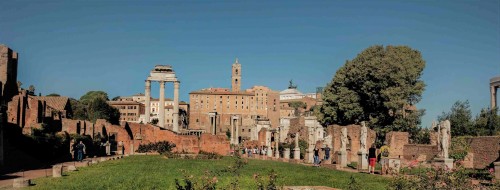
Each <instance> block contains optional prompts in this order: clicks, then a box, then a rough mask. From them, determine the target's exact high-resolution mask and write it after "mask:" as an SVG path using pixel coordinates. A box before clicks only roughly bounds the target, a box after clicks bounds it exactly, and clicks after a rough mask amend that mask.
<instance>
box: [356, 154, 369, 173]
mask: <svg viewBox="0 0 500 190" xmlns="http://www.w3.org/2000/svg"><path fill="white" fill-rule="evenodd" d="M358 170H368V155H367V154H366V152H358Z"/></svg>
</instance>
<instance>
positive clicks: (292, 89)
mask: <svg viewBox="0 0 500 190" xmlns="http://www.w3.org/2000/svg"><path fill="white" fill-rule="evenodd" d="M280 94H302V92H300V91H298V90H297V89H295V88H289V89H286V90H283V91H281V92H280Z"/></svg>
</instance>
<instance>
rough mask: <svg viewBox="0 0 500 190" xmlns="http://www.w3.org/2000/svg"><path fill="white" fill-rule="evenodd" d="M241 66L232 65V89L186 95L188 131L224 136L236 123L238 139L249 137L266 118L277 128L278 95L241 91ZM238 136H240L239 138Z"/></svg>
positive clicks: (261, 89) (258, 90)
mask: <svg viewBox="0 0 500 190" xmlns="http://www.w3.org/2000/svg"><path fill="white" fill-rule="evenodd" d="M241 72H242V71H241V64H239V63H238V60H236V61H235V63H234V64H233V65H232V77H231V90H230V89H228V88H206V89H201V90H198V91H194V92H191V93H189V102H190V112H189V129H198V130H204V131H205V132H206V133H212V134H225V133H227V132H228V131H229V130H231V129H230V128H231V125H232V124H233V122H234V121H235V120H233V119H232V118H237V119H236V122H237V123H235V124H236V125H238V126H239V128H238V134H239V135H238V137H239V138H240V139H241V138H243V139H245V138H248V139H249V138H250V136H249V135H250V133H249V132H252V130H256V129H255V126H256V121H257V119H268V120H269V121H270V124H271V126H272V127H273V128H277V127H278V126H279V116H280V111H279V104H280V99H279V93H278V92H276V91H273V90H271V89H270V88H268V87H265V86H254V87H252V88H250V89H246V90H243V91H242V90H241V89H240V88H241ZM240 135H241V136H240Z"/></svg>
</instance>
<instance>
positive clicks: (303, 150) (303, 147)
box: [299, 139, 308, 159]
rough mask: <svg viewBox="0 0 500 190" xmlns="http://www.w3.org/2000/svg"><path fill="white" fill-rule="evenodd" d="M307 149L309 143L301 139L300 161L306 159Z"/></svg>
mask: <svg viewBox="0 0 500 190" xmlns="http://www.w3.org/2000/svg"><path fill="white" fill-rule="evenodd" d="M307 147H308V144H307V141H305V140H302V139H300V140H299V148H300V159H304V158H305V155H306V150H307Z"/></svg>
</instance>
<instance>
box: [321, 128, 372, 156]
mask: <svg viewBox="0 0 500 190" xmlns="http://www.w3.org/2000/svg"><path fill="white" fill-rule="evenodd" d="M343 127H344V126H340V125H331V126H328V128H327V133H328V134H327V135H332V145H333V148H332V154H334V155H333V156H332V157H333V160H334V161H336V159H337V156H335V155H336V153H337V152H338V151H339V150H340V143H341V142H340V141H341V140H340V136H341V130H342V128H343ZM346 127H347V137H348V139H350V143H351V144H350V148H348V150H347V163H349V162H357V161H358V151H359V148H360V140H359V138H360V133H361V125H348V126H346ZM375 138H376V133H375V131H374V130H371V129H368V134H367V138H366V147H367V148H369V147H371V146H372V144H373V143H374V142H375ZM348 147H349V146H348Z"/></svg>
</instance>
